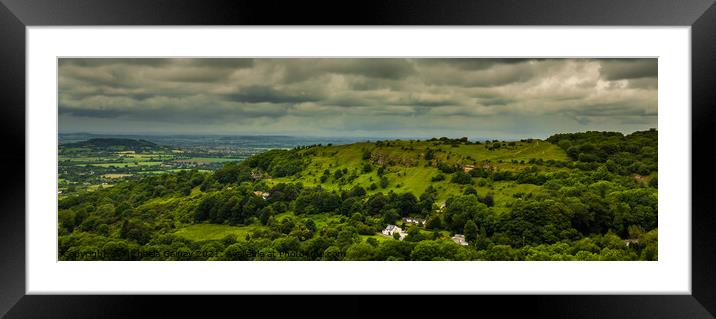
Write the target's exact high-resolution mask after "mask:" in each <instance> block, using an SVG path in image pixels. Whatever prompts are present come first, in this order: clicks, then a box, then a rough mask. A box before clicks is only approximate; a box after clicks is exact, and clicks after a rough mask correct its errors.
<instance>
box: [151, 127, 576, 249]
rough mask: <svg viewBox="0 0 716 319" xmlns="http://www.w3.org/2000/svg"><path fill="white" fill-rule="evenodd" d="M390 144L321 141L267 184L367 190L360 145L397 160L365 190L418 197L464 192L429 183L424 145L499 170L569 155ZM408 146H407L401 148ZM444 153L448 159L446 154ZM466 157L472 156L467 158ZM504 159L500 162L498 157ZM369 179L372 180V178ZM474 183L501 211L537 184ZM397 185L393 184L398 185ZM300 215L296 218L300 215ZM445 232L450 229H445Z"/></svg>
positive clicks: (521, 148)
mask: <svg viewBox="0 0 716 319" xmlns="http://www.w3.org/2000/svg"><path fill="white" fill-rule="evenodd" d="M392 144H393V145H391V146H383V147H377V146H375V144H374V143H365V142H364V143H356V144H350V145H339V146H322V147H317V148H313V149H309V150H304V151H303V152H304V153H305V152H311V153H312V154H313V155H311V156H309V157H308V158H309V159H310V160H309V161H310V164H309V165H308V168H307V169H306V170H305V171H304V172H302V173H301V174H300V176H292V177H284V178H274V179H271V180H269V181H268V182H269V183H270V184H276V183H280V182H301V183H303V184H304V185H306V186H315V185H321V186H322V187H324V188H326V189H330V190H339V189H350V188H351V187H353V186H354V185H361V186H362V187H364V188H366V190H367V189H368V187H369V186H370V184H372V183H376V184H379V180H380V178H379V177H378V174H377V172H376V170H377V168H378V165H377V164H374V165H373V167H374V169H373V171H372V172H370V173H363V171H362V167H363V164H365V163H366V162H367V161H365V160H363V159H362V156H363V152H364V150H368V151H371V152H374V153H376V154H381V155H383V156H384V157H385V158H389V159H393V160H394V161H396V165H394V166H390V167H389V168H388V170H387V173H386V176H387V177H388V179H389V181H390V184H389V186H388V187H387V188H385V189H382V188H380V187H379V188H378V189H376V190H374V191H368V192H369V193H375V192H384V193H385V192H388V191H390V190H393V191H396V192H405V191H410V192H413V193H414V194H415V195H416V196H419V195H420V194H422V193H423V191H424V190H425V188H426V187H427V186H428V185H430V184H432V185H433V186H434V187H435V188H436V189H437V190H438V192H439V199H438V200H439V201H443V200H445V199H447V198H448V197H449V196H451V195H454V194H459V193H462V191H463V190H464V189H465V186H462V185H457V184H454V183H450V181H449V180H450V176H449V175H448V176H446V177H447V179H446V180H445V181H441V182H431V178H432V177H433V176H435V175H437V174H438V173H439V171H438V169H437V168H435V167H432V166H427V167H426V164H427V161H425V160H424V159H423V158H422V154H424V153H425V150H426V149H427V148H431V149H440V150H442V151H443V152H438V153H436V155H435V158H436V159H438V160H440V161H444V162H448V163H461V164H473V163H478V164H479V163H482V162H483V161H490V163H491V165H493V166H495V167H496V168H497V169H499V170H511V171H519V170H521V169H524V168H527V167H530V166H532V165H531V164H527V163H525V164H519V163H517V164H515V163H512V162H511V161H512V160H513V159H514V160H517V161H521V160H524V161H525V162H527V161H529V160H530V159H532V158H535V159H538V158H541V159H543V160H550V159H552V160H560V161H563V160H567V155H566V154H565V153H564V151H563V150H562V149H560V148H559V147H557V146H555V145H552V144H550V143H547V142H544V141H534V142H532V143H527V142H516V145H515V146H514V147H503V148H500V149H495V150H488V149H487V148H486V145H485V144H480V145H460V146H458V147H451V146H450V145H435V143H434V142H412V143H411V142H409V141H399V142H392ZM402 147H407V148H408V149H401V148H402ZM448 155H449V156H450V159H448V158H447V157H448ZM468 157H470V158H471V159H468ZM499 160H502V161H503V162H502V163H499V162H498V161H499ZM343 168H347V169H348V170H349V174H350V173H351V172H356V175H358V178H356V179H355V180H354V181H353V182H352V183H350V184H347V185H339V184H338V183H337V181H336V180H335V179H334V178H333V177H332V176H331V178H329V179H328V181H326V182H325V183H323V184H321V183H320V176H321V175H323V171H324V170H325V169H328V170H330V171H331V175H332V174H333V172H335V171H336V169H343ZM540 168H541V169H542V170H544V171H554V170H557V169H556V168H550V167H544V166H541V167H540ZM371 179H372V180H371ZM474 180H475V182H476V183H475V185H474V187H475V188H476V189H477V191H478V194H480V195H484V194H487V193H488V192H492V193H493V194H494V198H495V203H496V205H495V209H496V211H498V212H500V211H505V210H507V209H508V206H509V203H510V202H512V201H513V200H514V198H513V197H512V195H513V194H515V193H520V192H522V193H529V192H538V191H539V189H540V186H536V185H530V184H517V183H515V182H494V183H492V185H485V186H477V180H478V178H475V179H474ZM398 184H399V185H401V186H400V187H397V185H398ZM192 193H193V194H192V196H197V195H199V193H201V192H200V191H198V189H195V190H194V191H193V192H192ZM157 204H158V202H155V203H152V204H150V205H149V206H154V205H157ZM289 216H291V217H296V216H295V215H294V214H293V213H292V212H286V213H283V214H279V215H277V216H276V219H277V220H279V221H280V220H281V219H283V218H286V217H289ZM311 218H312V219H313V221H314V222H315V223H316V226H317V228H318V229H321V228H323V227H325V226H327V225H331V224H339V223H341V218H342V217H341V216H335V215H334V216H330V215H327V214H317V215H312V216H311ZM298 219H299V220H300V218H298ZM260 227H262V226H259V225H248V226H229V225H215V224H195V225H188V226H186V227H181V228H179V229H178V230H177V231H176V233H175V234H176V235H179V236H182V237H185V238H188V239H192V240H208V239H221V238H223V237H224V236H226V235H227V234H234V235H236V237H237V238H239V239H243V238H244V237H245V236H246V234H247V233H251V232H254V231H256V230H258V229H259V228H260ZM443 235H444V236H448V235H449V234H448V233H447V232H445V234H443ZM361 237H362V238H363V239H364V240H365V239H366V238H368V237H373V238H376V239H377V240H380V241H384V240H393V239H392V238H389V237H384V236H381V235H378V234H376V235H372V236H366V235H361Z"/></svg>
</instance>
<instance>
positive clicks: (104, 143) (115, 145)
mask: <svg viewBox="0 0 716 319" xmlns="http://www.w3.org/2000/svg"><path fill="white" fill-rule="evenodd" d="M61 147H63V148H85V147H89V148H94V149H125V150H148V149H156V148H159V147H160V146H159V145H157V144H155V143H152V142H150V141H147V140H142V139H140V140H134V139H128V138H92V139H89V140H86V141H81V142H74V143H67V144H61Z"/></svg>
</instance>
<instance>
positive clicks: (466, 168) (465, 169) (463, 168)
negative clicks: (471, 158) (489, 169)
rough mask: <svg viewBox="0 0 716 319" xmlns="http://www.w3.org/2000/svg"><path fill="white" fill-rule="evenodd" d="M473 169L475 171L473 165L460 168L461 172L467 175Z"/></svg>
mask: <svg viewBox="0 0 716 319" xmlns="http://www.w3.org/2000/svg"><path fill="white" fill-rule="evenodd" d="M473 169H475V165H463V166H462V170H463V171H464V172H465V173H469V172H470V171H472V170H473Z"/></svg>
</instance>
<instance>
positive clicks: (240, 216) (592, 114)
mask: <svg viewBox="0 0 716 319" xmlns="http://www.w3.org/2000/svg"><path fill="white" fill-rule="evenodd" d="M57 63H58V97H57V100H58V105H57V114H58V135H57V165H58V167H57V201H58V206H57V212H53V213H55V214H56V216H48V218H56V219H57V236H58V237H57V238H58V242H57V245H58V246H57V248H58V256H57V259H58V260H59V261H100V260H103V261H259V262H260V261H475V262H480V261H485V262H487V261H657V260H658V127H657V123H658V121H657V119H658V99H657V97H658V72H657V71H658V67H657V66H658V60H657V59H655V58H471V57H450V58H414V57H412V58H397V57H391V58H377V57H376V58H373V57H366V58H336V57H331V58H328V57H326V58H260V57H259V58H94V57H92V58H91V57H87V58H58V60H57Z"/></svg>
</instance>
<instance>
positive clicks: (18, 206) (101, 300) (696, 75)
mask: <svg viewBox="0 0 716 319" xmlns="http://www.w3.org/2000/svg"><path fill="white" fill-rule="evenodd" d="M713 2H714V1H713V0H699V1H688V2H686V1H670V0H605V1H591V0H590V1H585V0H550V1H527V0H503V1H492V2H468V1H458V0H443V1H428V0H408V1H360V2H355V3H343V2H338V1H336V2H330V3H321V2H298V1H285V2H282V3H279V2H272V1H231V2H226V3H219V2H212V1H186V0H174V1H140V0H123V1H116V0H115V1H112V0H95V1H88V0H63V1H53V0H0V43H1V45H0V91H1V92H2V93H1V94H0V107H1V110H2V116H0V121H1V122H0V124H1V125H0V127H2V129H3V130H4V134H3V135H2V136H3V144H4V147H3V156H0V158H2V159H1V161H2V164H3V168H5V169H4V170H3V174H2V175H4V177H5V178H4V179H3V180H4V181H3V183H2V184H3V188H4V189H3V191H2V193H1V194H2V202H1V204H0V315H3V314H5V315H6V316H7V317H8V318H35V317H52V318H96V317H145V316H151V315H158V314H161V315H162V316H163V317H165V316H169V315H171V314H172V313H177V314H185V311H186V307H188V306H189V305H194V306H196V305H201V309H202V310H203V313H204V315H206V316H208V315H210V314H219V313H221V312H220V311H222V308H226V307H236V302H237V301H238V302H240V305H239V306H238V307H239V308H234V309H241V310H243V309H248V310H250V309H251V308H255V307H259V306H257V305H256V304H255V301H254V299H253V297H248V296H238V297H230V298H233V299H235V300H233V301H228V300H226V298H229V297H224V298H217V297H214V296H212V297H207V296H201V297H200V296H174V297H172V298H158V297H154V296H77V295H73V296H59V295H53V296H39V295H26V293H25V291H26V289H25V283H26V279H25V198H26V197H25V194H26V191H29V190H26V189H25V172H26V171H27V170H30V169H32V167H27V166H26V164H25V163H26V158H25V123H26V122H25V121H26V118H25V41H26V33H25V28H26V27H27V26H72V25H78V26H86V25H107V26H112V25H167V26H173V25H535V26H537V25H554V26H572V25H574V26H584V25H589V26H592V25H594V26H599V25H620V26H621V25H640V26H690V27H691V54H692V57H691V58H692V61H691V62H692V70H691V85H692V105H691V115H692V154H691V157H692V172H694V173H692V186H691V189H692V198H691V201H692V203H691V204H692V212H691V218H692V227H691V228H692V252H691V256H692V261H691V265H692V269H691V280H692V281H691V287H692V294H691V295H643V296H635V295H610V296H596V295H582V296H566V295H562V296H555V295H547V296H480V297H471V298H470V301H469V303H468V305H469V307H470V308H475V309H479V308H482V309H484V308H496V307H498V305H500V304H502V305H505V304H507V305H518V306H502V307H500V308H501V309H500V310H501V313H500V315H501V316H504V315H508V317H509V316H512V315H529V316H530V317H535V316H537V317H541V316H544V317H551V318H557V317H576V318H635V317H637V318H640V317H645V318H713V315H714V314H716V271H714V268H713V267H712V265H713V264H714V262H715V261H716V259H715V258H714V257H715V256H716V238H715V237H714V236H713V233H712V231H713V230H716V218H715V217H714V216H715V214H712V213H711V211H710V210H709V207H708V206H707V205H708V201H707V200H708V198H709V197H710V196H712V193H713V186H712V185H713V184H714V183H713V180H714V178H715V177H716V173H715V172H716V170H714V169H712V168H711V166H710V165H711V164H712V163H713V161H712V160H713V159H715V158H714V157H713V156H712V155H710V154H709V153H710V152H709V147H708V146H709V145H710V143H709V142H710V141H709V140H710V134H709V133H710V129H711V128H713V127H714V125H713V124H714V119H715V118H716V108H713V107H714V106H716V105H714V104H715V103H714V101H716V89H714V87H713V86H714V83H716V62H714V58H713V57H716V6H714V5H713ZM664 107H685V106H675V105H668V106H664ZM21 167H22V169H21ZM669 213H685V212H669ZM362 298H365V297H353V298H341V299H340V300H333V299H330V298H327V297H322V298H320V303H321V306H320V307H321V308H322V309H325V305H332V306H333V307H337V308H340V309H343V311H346V313H349V312H354V313H357V314H363V315H378V314H380V313H383V314H385V313H384V312H382V311H378V310H373V308H372V307H368V305H385V303H383V302H377V301H364V300H363V299H362ZM272 300H273V301H272V303H275V302H280V303H281V305H282V306H281V307H273V308H271V309H269V311H270V313H271V315H274V314H278V313H281V314H290V313H292V312H298V311H301V310H308V309H307V308H309V306H308V305H310V303H314V304H315V301H310V302H309V301H305V300H304V298H295V297H293V298H290V299H285V298H284V300H283V301H276V300H275V299H272ZM436 302H437V303H438V304H442V303H443V302H442V301H436ZM457 302H458V303H464V302H465V301H464V300H462V301H457ZM418 304H420V303H418ZM383 307H387V306H383ZM399 308H400V311H401V316H402V315H403V313H404V312H406V311H407V312H410V311H411V310H412V311H417V312H420V311H422V310H421V308H422V307H419V308H416V309H411V307H404V306H401V307H399ZM449 315H450V316H453V313H452V312H451V313H450V314H449ZM337 316H338V317H343V316H344V315H337Z"/></svg>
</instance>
